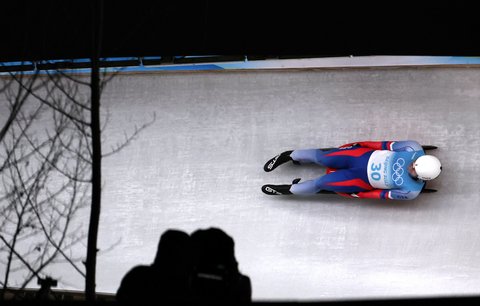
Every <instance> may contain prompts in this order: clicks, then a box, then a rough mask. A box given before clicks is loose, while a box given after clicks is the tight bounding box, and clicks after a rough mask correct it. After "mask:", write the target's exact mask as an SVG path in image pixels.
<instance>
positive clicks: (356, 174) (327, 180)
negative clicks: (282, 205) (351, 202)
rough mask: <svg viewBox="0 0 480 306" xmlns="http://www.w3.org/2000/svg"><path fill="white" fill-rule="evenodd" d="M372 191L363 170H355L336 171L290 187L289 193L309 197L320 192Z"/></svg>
mask: <svg viewBox="0 0 480 306" xmlns="http://www.w3.org/2000/svg"><path fill="white" fill-rule="evenodd" d="M372 189H373V187H372V186H370V184H369V183H368V178H367V174H366V171H365V169H361V168H360V169H359V168H357V169H348V170H337V171H335V172H332V173H329V174H326V175H324V176H321V177H319V178H317V179H315V180H309V181H305V182H303V183H298V184H294V185H292V186H291V187H290V192H291V193H293V194H298V195H309V194H315V193H318V192H319V191H321V190H329V191H334V192H345V193H351V192H360V191H367V190H372Z"/></svg>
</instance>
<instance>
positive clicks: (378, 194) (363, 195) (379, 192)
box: [337, 189, 388, 200]
mask: <svg viewBox="0 0 480 306" xmlns="http://www.w3.org/2000/svg"><path fill="white" fill-rule="evenodd" d="M337 194H339V195H341V196H344V197H348V198H360V199H382V200H388V190H383V189H373V190H369V191H363V192H356V193H342V192H338V193H337Z"/></svg>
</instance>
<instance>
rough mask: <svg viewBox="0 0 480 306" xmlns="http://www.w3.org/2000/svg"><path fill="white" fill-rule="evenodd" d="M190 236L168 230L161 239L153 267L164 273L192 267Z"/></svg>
mask: <svg viewBox="0 0 480 306" xmlns="http://www.w3.org/2000/svg"><path fill="white" fill-rule="evenodd" d="M190 252H191V244H190V236H189V235H188V234H187V233H185V232H182V231H179V230H167V231H165V232H164V233H163V234H162V236H161V237H160V241H159V242H158V249H157V254H156V256H155V260H154V262H153V265H152V266H153V267H154V268H156V269H159V270H162V271H165V270H174V269H176V268H181V267H183V266H190V265H191V254H190Z"/></svg>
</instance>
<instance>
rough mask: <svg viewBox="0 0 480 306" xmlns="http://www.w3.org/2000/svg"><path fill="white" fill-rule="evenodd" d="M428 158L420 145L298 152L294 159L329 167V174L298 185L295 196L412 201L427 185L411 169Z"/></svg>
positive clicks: (351, 146) (369, 144) (384, 144)
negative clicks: (324, 192)
mask: <svg viewBox="0 0 480 306" xmlns="http://www.w3.org/2000/svg"><path fill="white" fill-rule="evenodd" d="M422 155H425V152H424V150H423V149H422V146H421V145H420V144H419V143H418V142H416V141H411V140H408V141H362V142H356V143H349V144H345V145H343V146H341V147H339V148H337V149H332V150H328V151H323V150H321V149H306V150H295V151H293V152H292V153H291V154H290V156H291V157H292V159H293V160H294V161H297V162H299V163H300V164H305V163H316V164H318V165H321V166H326V167H328V168H327V174H326V175H324V176H321V177H319V178H317V179H314V180H309V181H305V182H302V183H298V184H294V185H292V186H291V188H290V192H292V193H293V194H299V195H302V194H305V195H307V194H315V193H318V192H319V191H321V190H328V191H333V192H336V193H338V194H340V195H343V196H347V197H356V198H371V199H395V200H411V199H414V198H416V197H417V196H418V195H419V194H420V192H421V191H422V189H423V187H424V185H425V182H424V181H422V180H418V179H416V178H414V177H412V176H411V175H410V174H409V172H408V166H409V165H410V164H411V163H412V162H413V161H415V160H416V159H417V158H418V157H420V156H422Z"/></svg>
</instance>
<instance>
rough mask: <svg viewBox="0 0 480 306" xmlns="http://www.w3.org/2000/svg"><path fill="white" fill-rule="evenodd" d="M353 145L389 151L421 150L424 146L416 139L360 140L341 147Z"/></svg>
mask: <svg viewBox="0 0 480 306" xmlns="http://www.w3.org/2000/svg"><path fill="white" fill-rule="evenodd" d="M352 146H360V147H364V148H370V149H374V150H389V151H420V150H423V149H422V146H421V145H420V144H419V143H418V142H416V141H414V140H406V141H358V142H352V143H347V144H344V145H342V146H340V148H348V147H352Z"/></svg>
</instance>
